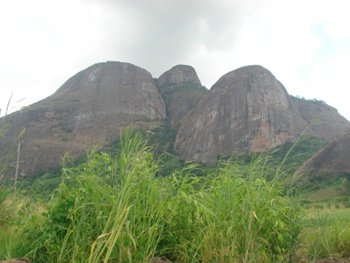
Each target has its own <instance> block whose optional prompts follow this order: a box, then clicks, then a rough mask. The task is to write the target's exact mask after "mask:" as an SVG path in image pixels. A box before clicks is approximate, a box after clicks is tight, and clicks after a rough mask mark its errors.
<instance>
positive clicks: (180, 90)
mask: <svg viewBox="0 0 350 263" xmlns="http://www.w3.org/2000/svg"><path fill="white" fill-rule="evenodd" d="M156 83H157V87H158V89H159V91H160V93H161V94H162V96H163V98H164V101H165V105H166V109H167V116H168V119H169V120H170V124H171V126H172V127H173V128H175V129H177V128H178V127H179V125H180V124H181V123H182V122H183V119H184V117H185V116H186V115H187V114H188V113H189V112H190V111H191V110H192V109H193V108H194V107H195V106H196V105H197V104H198V102H199V101H200V100H201V99H202V97H203V96H204V95H205V94H206V93H207V92H208V90H207V89H206V88H205V87H202V85H201V82H200V80H199V78H198V76H197V73H196V71H195V70H194V68H192V67H191V66H186V65H177V66H175V67H173V68H171V69H170V70H168V71H166V72H165V73H164V74H162V75H161V76H160V77H159V79H158V80H157V81H156Z"/></svg>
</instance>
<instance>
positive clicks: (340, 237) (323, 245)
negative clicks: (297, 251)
mask: <svg viewBox="0 0 350 263" xmlns="http://www.w3.org/2000/svg"><path fill="white" fill-rule="evenodd" d="M349 217H350V210H349V209H337V210H333V209H332V210H322V211H318V212H313V213H312V214H311V216H310V215H309V216H308V217H307V218H306V219H305V220H304V224H305V230H304V231H303V233H302V235H301V241H302V249H303V253H304V254H305V257H307V258H308V259H309V260H310V261H313V260H315V259H317V258H334V259H337V258H349V257H350V223H349V222H350V221H349Z"/></svg>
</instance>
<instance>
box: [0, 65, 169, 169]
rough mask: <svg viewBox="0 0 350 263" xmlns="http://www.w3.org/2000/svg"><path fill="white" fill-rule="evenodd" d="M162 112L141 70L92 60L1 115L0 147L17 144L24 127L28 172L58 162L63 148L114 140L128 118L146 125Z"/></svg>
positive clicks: (68, 149)
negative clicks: (45, 93)
mask: <svg viewBox="0 0 350 263" xmlns="http://www.w3.org/2000/svg"><path fill="white" fill-rule="evenodd" d="M165 116H166V112H165V106H164V102H163V99H162V98H161V95H160V94H159V92H158V90H157V88H156V85H155V82H154V80H153V78H152V76H151V74H150V73H148V72H147V71H146V70H144V69H142V68H139V67H137V66H134V65H132V64H128V63H121V62H106V63H99V64H95V65H93V66H91V67H89V68H87V69H85V70H83V71H81V72H79V73H78V74H76V75H75V76H73V77H72V78H70V79H69V80H68V81H67V82H66V83H64V84H63V86H62V87H60V88H59V89H58V90H57V92H56V93H54V94H53V95H52V96H50V97H48V98H46V99H45V100H42V101H40V102H38V103H36V104H33V105H31V106H30V107H28V108H27V109H25V110H23V111H20V112H16V113H13V114H11V115H9V116H7V118H6V120H5V119H2V120H1V122H0V125H1V126H0V128H1V127H2V128H3V129H4V128H5V130H6V134H5V136H4V138H5V139H4V140H3V141H2V142H3V144H4V143H5V142H6V143H7V145H6V147H4V146H5V145H2V146H3V147H1V146H0V156H4V155H6V154H8V156H12V157H10V158H12V159H13V155H14V151H16V150H15V149H14V150H12V153H9V152H7V153H4V149H5V148H6V149H10V148H11V147H10V146H11V145H12V148H16V146H15V143H16V140H17V138H18V135H19V134H20V133H21V131H23V129H25V133H24V142H23V143H22V149H21V173H22V174H32V173H33V172H35V171H40V170H46V169H48V168H52V167H54V166H57V165H58V164H60V160H61V158H62V156H63V154H64V153H66V152H71V153H73V155H76V156H77V155H80V154H82V153H85V152H86V151H87V150H90V149H91V148H92V147H95V146H97V147H98V146H102V145H105V144H107V143H110V142H112V141H113V140H116V139H117V138H118V137H119V135H120V132H121V130H122V129H123V128H125V127H126V126H129V125H131V124H133V125H136V126H142V127H147V126H150V125H152V124H154V121H159V120H163V119H164V118H165Z"/></svg>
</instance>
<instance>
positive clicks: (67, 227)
mask: <svg viewBox="0 0 350 263" xmlns="http://www.w3.org/2000/svg"><path fill="white" fill-rule="evenodd" d="M63 171H64V175H63V180H62V183H61V185H60V187H59V188H58V190H57V191H56V192H55V193H54V196H53V197H52V200H51V201H50V203H49V204H48V209H47V212H46V213H45V217H44V219H43V220H41V223H40V224H37V225H36V226H35V230H33V229H29V230H28V231H27V232H28V233H30V236H31V237H32V239H33V237H37V240H36V241H35V242H32V251H31V252H30V253H29V254H28V255H29V256H30V258H31V259H32V260H33V261H34V262H86V261H88V262H145V261H148V260H150V259H151V258H152V257H154V256H155V255H166V256H167V257H169V258H170V259H172V260H175V261H177V262H287V261H289V260H292V258H293V255H294V251H295V249H296V245H297V235H298V234H299V216H298V215H299V213H298V208H297V207H296V206H295V205H294V204H293V202H292V201H291V200H290V199H289V198H288V196H285V194H284V191H283V188H282V184H281V183H280V182H279V180H278V179H273V180H268V179H267V178H271V177H272V175H271V174H270V172H271V169H267V167H265V161H264V160H261V159H257V160H256V161H255V162H252V163H251V164H250V165H242V164H241V163H239V162H234V161H231V162H226V163H223V164H222V165H220V166H219V167H218V169H217V170H215V171H213V172H212V174H209V175H207V176H205V177H204V176H198V175H197V174H198V167H196V166H194V165H187V166H185V167H184V168H183V169H181V170H177V171H175V172H174V173H173V174H172V175H171V176H168V177H156V175H157V171H158V167H157V162H155V161H154V160H153V155H152V151H151V149H150V148H149V147H148V146H147V145H146V143H145V142H144V140H143V139H142V136H141V135H140V133H136V134H133V135H132V136H131V135H130V134H129V133H127V134H126V135H125V136H124V137H123V138H122V140H121V142H120V153H119V154H118V155H117V156H113V155H110V154H106V153H92V154H90V155H89V157H88V159H87V162H86V163H82V164H80V165H78V166H76V167H71V168H65V169H64V170H63ZM31 227H32V228H33V225H31Z"/></svg>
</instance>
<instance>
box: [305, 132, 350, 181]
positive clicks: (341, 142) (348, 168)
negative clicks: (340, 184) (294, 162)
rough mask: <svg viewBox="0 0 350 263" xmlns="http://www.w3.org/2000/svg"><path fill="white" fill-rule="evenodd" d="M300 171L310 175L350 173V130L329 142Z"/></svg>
mask: <svg viewBox="0 0 350 263" xmlns="http://www.w3.org/2000/svg"><path fill="white" fill-rule="evenodd" d="M300 171H301V173H302V174H305V175H307V176H310V177H323V176H332V175H334V176H336V175H350V132H347V133H345V134H343V135H342V136H339V137H337V138H335V139H333V140H332V141H331V142H329V143H328V144H327V145H326V146H325V147H324V148H323V149H321V150H320V151H319V152H318V153H317V154H315V155H314V156H313V157H311V158H310V159H309V160H308V161H306V163H305V164H304V165H303V167H302V168H301V169H300Z"/></svg>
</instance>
